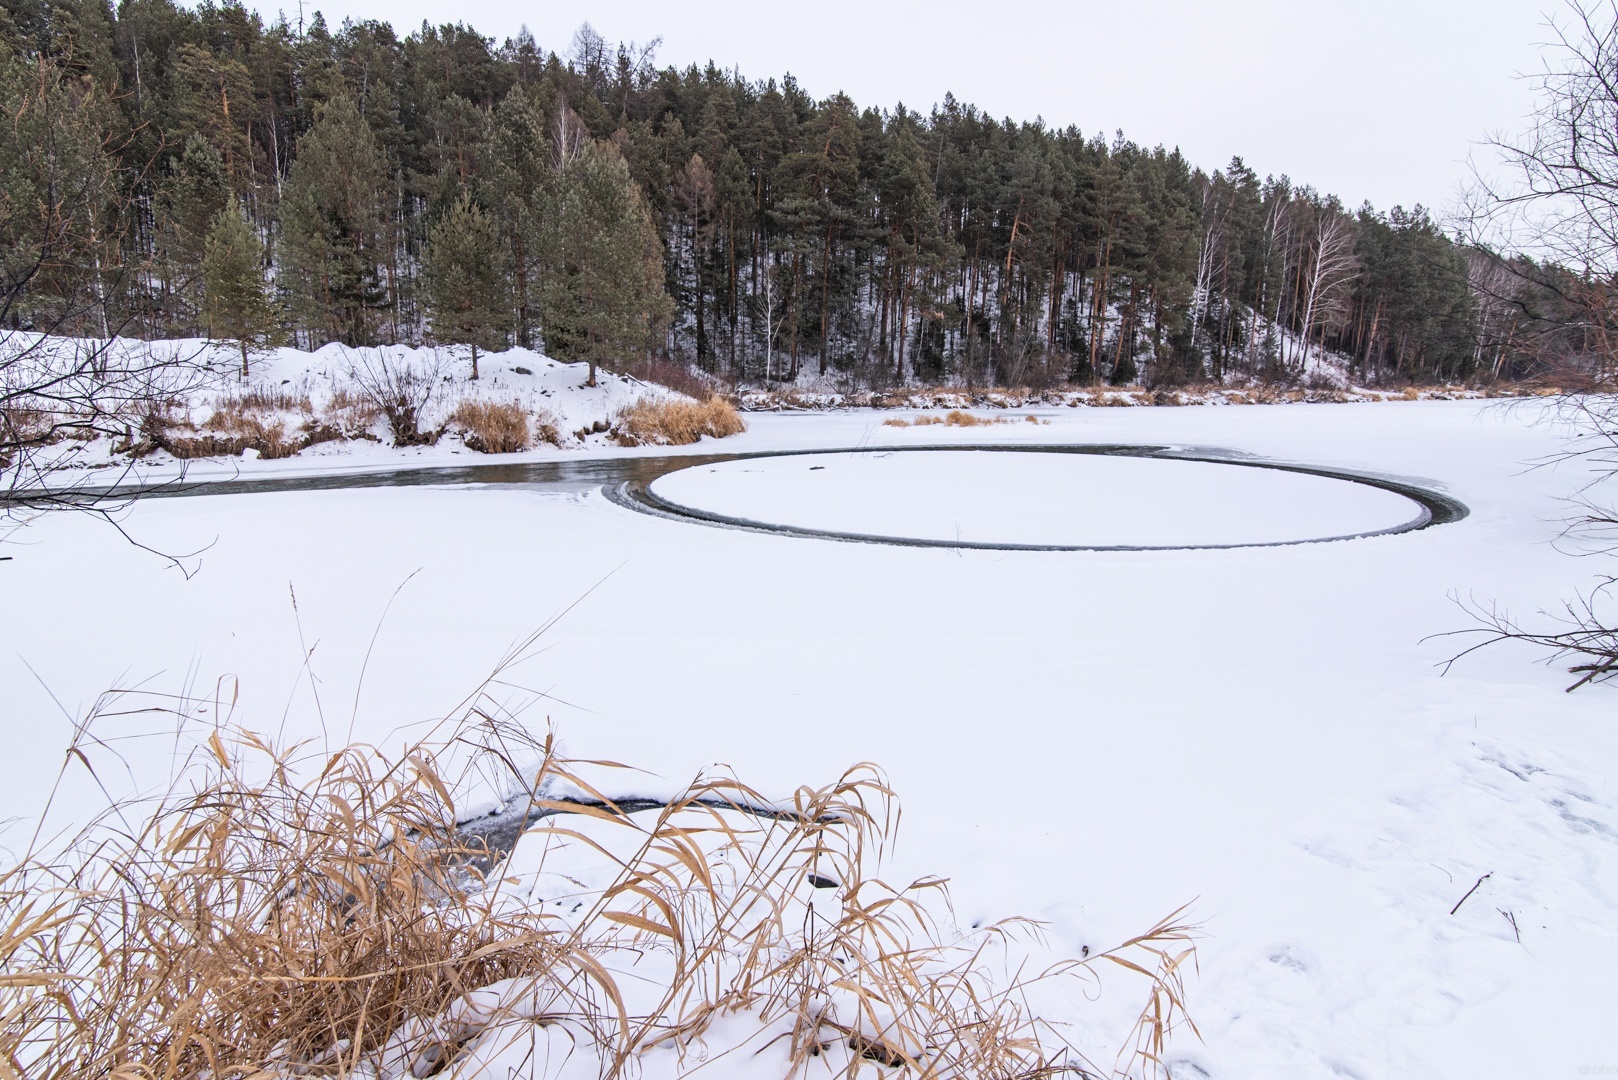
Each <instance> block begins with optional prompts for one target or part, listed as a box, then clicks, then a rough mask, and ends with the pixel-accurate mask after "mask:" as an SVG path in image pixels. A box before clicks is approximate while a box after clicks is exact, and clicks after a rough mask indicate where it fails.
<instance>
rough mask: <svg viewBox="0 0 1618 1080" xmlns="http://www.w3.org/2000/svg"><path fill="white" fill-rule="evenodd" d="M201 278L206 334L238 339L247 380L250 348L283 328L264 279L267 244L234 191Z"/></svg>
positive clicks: (211, 235) (213, 232)
mask: <svg viewBox="0 0 1618 1080" xmlns="http://www.w3.org/2000/svg"><path fill="white" fill-rule="evenodd" d="M202 282H203V315H204V317H205V318H206V319H207V320H208V336H209V337H222V338H231V339H234V340H235V341H236V343H237V344H238V345H239V346H240V347H241V351H242V378H244V379H245V378H247V358H248V354H249V352H251V351H252V350H253V349H256V348H263V347H265V346H267V345H269V344H271V343H272V342H273V341H274V339H275V336H276V332H277V330H278V328H279V327H278V322H277V319H276V311H275V304H274V303H273V301H271V299H270V296H269V292H268V290H267V289H266V288H265V284H264V245H263V244H262V243H260V242H259V238H258V233H257V232H256V231H255V230H254V229H253V227H252V225H251V224H249V223H248V221H247V218H246V216H245V215H244V214H243V213H242V208H241V204H240V203H238V202H237V201H236V197H235V196H234V195H233V196H231V197H230V200H229V202H227V203H226V204H225V208H224V209H223V210H221V211H219V214H218V216H217V217H215V218H214V222H213V227H212V228H210V229H209V230H208V239H207V244H206V251H205V253H204V255H203V258H202Z"/></svg>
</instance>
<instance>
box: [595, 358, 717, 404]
mask: <svg viewBox="0 0 1618 1080" xmlns="http://www.w3.org/2000/svg"><path fill="white" fill-rule="evenodd" d="M618 370H619V373H620V374H622V375H627V376H628V377H630V378H632V379H635V380H636V381H638V382H648V383H653V384H655V385H657V386H661V387H665V388H666V389H669V390H673V391H674V392H675V393H676V394H684V395H685V396H686V397H690V398H696V399H697V400H698V401H707V400H708V399H709V398H711V397H713V396H714V388H713V384H711V383H710V382H709V381H708V380H706V379H704V378H703V377H702V376H701V375H699V374H698V373H697V372H695V371H693V370H692V369H691V368H689V367H687V366H686V365H685V364H680V363H676V362H675V361H673V360H664V359H661V358H658V357H644V358H642V359H640V360H635V361H632V362H630V363H628V364H625V365H623V366H621V367H620V368H619V369H618Z"/></svg>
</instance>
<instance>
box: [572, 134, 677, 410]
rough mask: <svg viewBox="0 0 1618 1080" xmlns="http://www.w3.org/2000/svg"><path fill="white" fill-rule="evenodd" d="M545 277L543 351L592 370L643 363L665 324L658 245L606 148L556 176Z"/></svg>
mask: <svg viewBox="0 0 1618 1080" xmlns="http://www.w3.org/2000/svg"><path fill="white" fill-rule="evenodd" d="M557 188H558V190H557V205H556V207H555V211H554V213H553V215H552V232H551V237H550V244H549V247H550V257H551V262H552V265H551V266H550V268H549V269H548V271H547V273H546V276H545V296H546V299H545V316H546V324H545V344H546V347H547V349H549V350H550V351H551V352H552V353H553V354H555V355H557V356H560V357H562V358H564V359H567V360H571V361H579V360H582V361H585V362H586V363H588V364H589V365H590V377H589V381H588V382H587V383H586V384H585V385H587V386H594V385H595V384H596V369H597V368H598V367H600V366H602V365H603V364H610V365H614V366H617V365H620V364H622V363H623V362H625V361H628V360H630V359H633V358H639V357H641V356H644V355H645V354H646V352H647V351H648V350H649V349H650V348H651V347H652V346H653V344H654V343H655V342H656V340H657V338H658V336H659V334H660V333H661V331H662V329H663V326H664V324H665V323H666V322H667V321H668V317H669V314H670V304H669V300H668V297H667V295H666V294H665V293H664V291H663V244H662V241H661V240H660V239H659V237H658V234H657V228H656V226H655V225H654V224H653V221H652V215H651V211H650V210H648V209H647V206H646V200H645V199H644V198H643V197H642V196H641V193H640V189H639V188H638V187H637V186H636V185H635V182H634V180H633V179H631V177H630V175H629V166H628V165H626V164H625V162H624V159H623V156H622V155H621V154H620V153H619V152H618V150H617V148H616V147H614V146H612V144H610V143H599V142H598V143H592V144H588V145H586V146H584V147H583V148H582V149H581V151H580V152H579V153H578V154H577V155H576V156H574V157H573V158H572V159H571V160H569V161H567V162H565V163H564V164H563V165H562V168H561V170H560V176H559V177H558V184H557Z"/></svg>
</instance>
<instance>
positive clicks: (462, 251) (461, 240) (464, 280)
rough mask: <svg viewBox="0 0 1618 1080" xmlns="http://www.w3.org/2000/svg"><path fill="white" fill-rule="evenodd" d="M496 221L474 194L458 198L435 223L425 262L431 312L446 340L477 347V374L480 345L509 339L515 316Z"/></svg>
mask: <svg viewBox="0 0 1618 1080" xmlns="http://www.w3.org/2000/svg"><path fill="white" fill-rule="evenodd" d="M499 254H500V246H499V241H498V239H497V237H496V236H495V226H494V221H493V219H492V218H490V217H489V215H487V214H485V213H484V212H483V208H482V207H480V206H478V205H477V204H476V203H474V202H473V201H472V197H471V196H470V195H468V194H467V193H465V192H464V191H463V192H462V193H461V196H460V198H459V199H457V200H456V202H455V204H454V206H452V207H451V208H450V209H449V210H448V211H447V212H446V213H445V214H444V215H443V216H442V217H440V218H439V219H438V222H437V223H436V224H435V225H433V227H432V229H431V231H430V233H429V235H428V239H427V259H426V267H425V276H426V285H427V290H426V299H427V318H428V320H429V322H431V324H432V329H433V336H434V337H435V338H437V339H438V340H439V341H442V342H453V343H461V342H465V343H467V344H468V345H470V346H471V347H472V378H474V379H476V378H477V377H478V346H479V345H484V346H489V345H491V344H492V343H495V342H498V343H501V344H503V343H504V342H505V338H506V333H507V330H508V328H509V327H508V324H509V322H510V318H509V309H510V305H509V304H508V303H507V299H506V289H505V275H504V274H503V273H502V272H501V268H500V266H499V265H498V263H497V261H496V260H497V259H498V257H499Z"/></svg>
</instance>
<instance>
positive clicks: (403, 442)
mask: <svg viewBox="0 0 1618 1080" xmlns="http://www.w3.org/2000/svg"><path fill="white" fill-rule="evenodd" d="M347 359H348V374H349V378H350V379H351V380H352V381H353V383H354V388H355V390H356V391H357V392H358V394H359V395H360V396H361V397H363V398H365V399H366V400H368V401H369V402H370V403H371V404H372V405H373V406H375V408H376V409H377V411H379V412H380V413H381V414H382V415H383V416H385V417H387V420H388V430H389V431H390V432H391V433H392V435H393V445H394V446H431V445H432V444H433V443H436V442H437V441H438V437H439V436H440V435H441V434H443V429H442V428H436V429H428V430H425V431H424V430H422V427H421V420H422V416H423V415H424V414H425V413H426V411H427V408H428V406H429V405H431V404H432V400H433V397H434V395H435V394H436V393H437V391H438V369H437V367H436V366H431V367H429V368H428V370H426V371H417V370H416V369H415V368H414V367H412V366H411V365H410V364H408V363H401V362H398V361H396V360H394V359H392V358H390V357H389V356H388V354H387V353H386V352H384V351H383V350H381V349H376V350H360V351H356V352H354V353H351V354H348V357H347Z"/></svg>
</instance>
